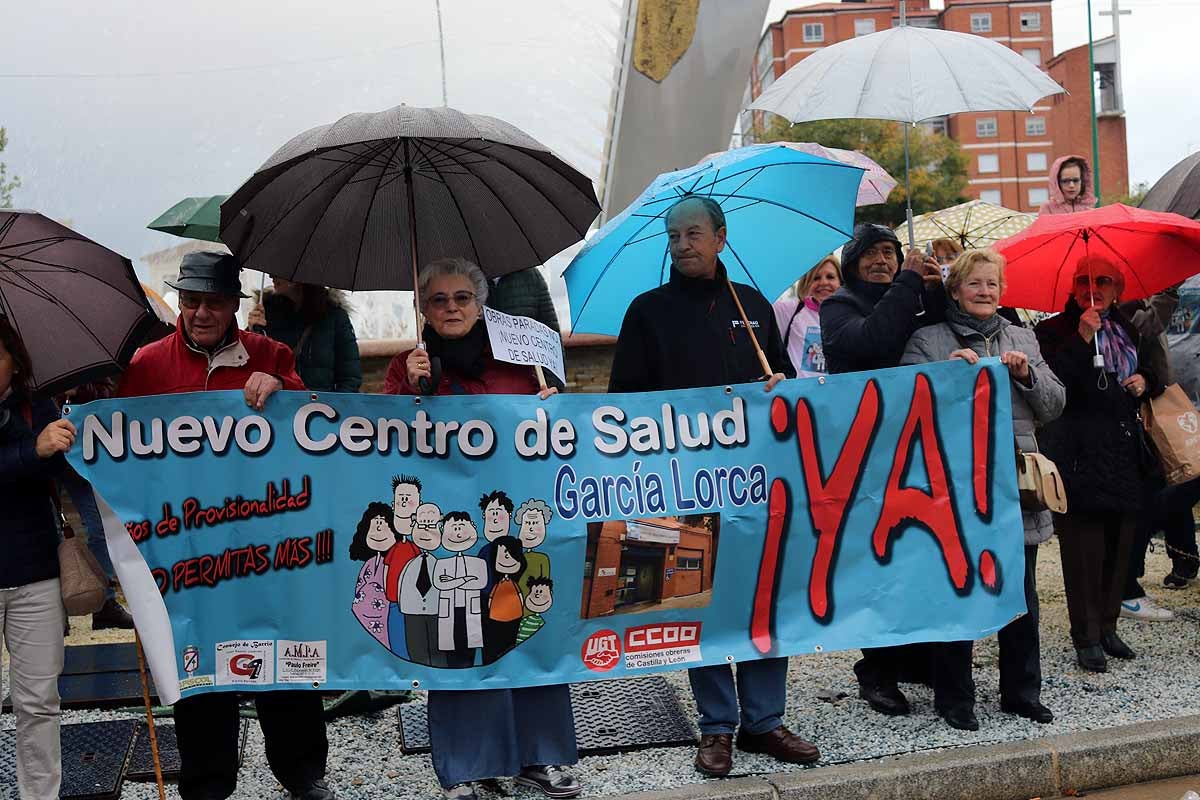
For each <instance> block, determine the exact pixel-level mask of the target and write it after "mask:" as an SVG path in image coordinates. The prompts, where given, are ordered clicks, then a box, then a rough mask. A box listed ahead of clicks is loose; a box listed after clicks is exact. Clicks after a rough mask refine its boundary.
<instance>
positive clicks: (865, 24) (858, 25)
mask: <svg viewBox="0 0 1200 800" xmlns="http://www.w3.org/2000/svg"><path fill="white" fill-rule="evenodd" d="M874 32H875V20H873V19H856V20H854V35H855V36H866V35H867V34H868V33H874Z"/></svg>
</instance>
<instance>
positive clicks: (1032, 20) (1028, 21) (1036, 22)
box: [1021, 11, 1042, 33]
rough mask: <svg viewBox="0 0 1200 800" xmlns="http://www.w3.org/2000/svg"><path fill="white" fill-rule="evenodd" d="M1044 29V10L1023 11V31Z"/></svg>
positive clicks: (1030, 31) (1029, 31)
mask: <svg viewBox="0 0 1200 800" xmlns="http://www.w3.org/2000/svg"><path fill="white" fill-rule="evenodd" d="M1041 29H1042V12H1040V11H1022V12H1021V31H1022V32H1023V33H1032V32H1033V31H1040V30H1041Z"/></svg>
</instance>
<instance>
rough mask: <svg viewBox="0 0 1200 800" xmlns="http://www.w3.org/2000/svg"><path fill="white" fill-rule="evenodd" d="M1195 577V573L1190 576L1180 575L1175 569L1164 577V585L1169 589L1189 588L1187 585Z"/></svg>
mask: <svg viewBox="0 0 1200 800" xmlns="http://www.w3.org/2000/svg"><path fill="white" fill-rule="evenodd" d="M1195 579H1196V576H1195V575H1193V576H1191V577H1190V578H1189V577H1188V576H1186V575H1180V574H1179V573H1178V572H1176V571H1175V570H1171V572H1170V573H1169V574H1168V575H1167V576H1166V577H1164V578H1163V586H1165V587H1167V588H1168V589H1185V588H1187V585H1188V584H1189V583H1191V582H1192V581H1194V580H1195Z"/></svg>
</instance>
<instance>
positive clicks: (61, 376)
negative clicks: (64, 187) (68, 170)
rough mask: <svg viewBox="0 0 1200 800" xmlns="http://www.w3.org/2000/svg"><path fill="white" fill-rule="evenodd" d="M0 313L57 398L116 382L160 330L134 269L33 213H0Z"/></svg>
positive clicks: (37, 380) (43, 387)
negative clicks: (99, 382) (110, 379)
mask: <svg viewBox="0 0 1200 800" xmlns="http://www.w3.org/2000/svg"><path fill="white" fill-rule="evenodd" d="M0 311H2V312H3V313H4V315H5V316H6V317H8V319H9V321H10V322H11V323H12V325H13V327H14V328H16V329H17V332H18V333H20V335H21V340H22V341H23V342H24V343H25V347H26V349H27V350H29V355H30V358H31V359H32V360H33V375H32V376H31V381H30V383H31V385H32V386H33V388H34V389H35V390H37V391H41V392H47V393H57V392H61V391H65V390H66V389H70V388H72V387H74V386H78V385H80V384H83V383H87V382H89V381H94V380H100V379H102V378H106V377H108V376H110V375H113V374H116V373H117V372H119V371H120V370H121V369H123V368H124V367H125V366H126V365H127V364H129V359H131V358H132V357H133V352H134V351H135V350H137V348H138V347H139V346H140V345H141V344H142V343H143V341H145V339H146V336H147V335H148V334H149V333H150V332H151V331H152V330H153V329H154V327H155V326H156V325H157V324H158V317H156V316H155V314H154V312H153V311H152V310H151V309H150V304H149V303H148V302H147V300H146V295H145V294H144V293H143V292H142V286H141V284H140V283H138V279H137V276H136V275H135V274H134V271H133V264H131V263H130V262H129V259H127V258H125V257H124V256H121V255H118V254H117V253H114V252H113V251H112V250H109V249H108V248H107V247H103V246H101V245H98V244H96V243H95V242H93V241H92V240H90V239H88V238H86V237H84V236H81V235H80V234H78V233H76V232H75V231H73V230H71V229H70V228H67V227H65V226H63V225H60V224H58V223H57V222H54V221H53V220H50V219H47V218H46V217H43V216H42V215H41V214H38V213H36V212H33V211H13V210H11V209H6V210H3V211H0Z"/></svg>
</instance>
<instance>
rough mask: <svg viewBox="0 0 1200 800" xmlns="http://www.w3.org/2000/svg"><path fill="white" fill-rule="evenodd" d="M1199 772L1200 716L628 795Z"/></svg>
mask: <svg viewBox="0 0 1200 800" xmlns="http://www.w3.org/2000/svg"><path fill="white" fill-rule="evenodd" d="M735 755H736V754H735ZM1195 773H1200V716H1191V717H1180V718H1178V719H1172V720H1163V721H1158V722H1143V723H1139V724H1137V725H1126V726H1122V727H1118V728H1105V729H1101V730H1094V731H1086V732H1083V733H1072V734H1066V735H1062V736H1052V737H1049V738H1046V739H1034V740H1031V741H1025V742H1008V743H1004V744H992V745H974V746H970V747H958V748H952V749H948V750H937V751H930V752H922V753H910V754H908V755H903V756H896V757H893V758H885V759H879V760H876V761H863V762H858V763H854V764H841V765H835V766H830V767H818V768H815V769H808V770H802V771H797V772H779V773H773V774H767V775H761V776H756V777H746V778H733V779H729V780H718V781H708V782H706V783H698V784H692V785H689V786H682V787H679V788H676V789H668V790H663V791H652V792H641V793H638V794H630V795H625V796H624V797H625V798H626V800H684V798H705V800H1029V798H1039V797H1044V798H1051V797H1060V796H1062V795H1064V794H1065V793H1067V792H1075V791H1086V790H1091V789H1105V788H1109V787H1113V786H1122V785H1126V784H1131V783H1142V782H1145V781H1153V780H1162V779H1165V778H1174V777H1177V776H1180V775H1190V774H1195Z"/></svg>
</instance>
